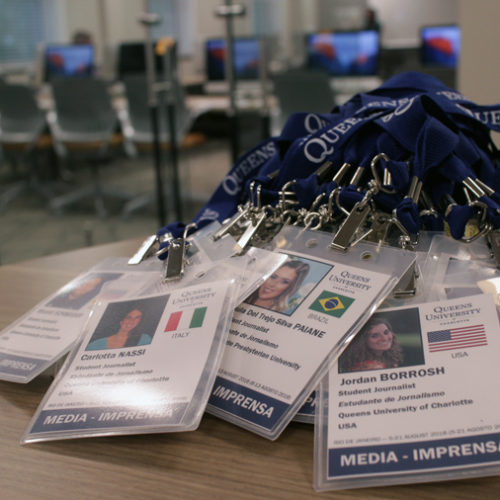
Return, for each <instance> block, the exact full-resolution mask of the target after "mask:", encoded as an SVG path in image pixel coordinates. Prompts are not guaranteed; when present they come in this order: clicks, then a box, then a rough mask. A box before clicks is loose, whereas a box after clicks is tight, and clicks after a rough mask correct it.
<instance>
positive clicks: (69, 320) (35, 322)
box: [0, 258, 159, 383]
mask: <svg viewBox="0 0 500 500" xmlns="http://www.w3.org/2000/svg"><path fill="white" fill-rule="evenodd" d="M158 273H159V264H158V263H156V262H155V263H144V264H142V265H140V266H136V267H131V266H128V265H127V263H126V260H125V259H120V258H110V259H106V260H104V261H102V262H101V263H99V264H98V265H96V266H94V267H93V268H92V269H90V270H89V271H87V272H85V273H83V274H81V275H80V276H78V277H77V278H75V279H74V280H72V281H70V282H69V283H68V284H67V285H65V286H64V287H62V288H61V289H59V290H58V291H57V292H56V293H54V294H53V295H51V296H50V297H48V298H47V299H45V300H43V301H42V302H40V303H39V304H38V305H37V306H35V307H34V308H33V309H31V310H30V311H29V312H27V313H26V314H25V315H23V316H22V317H21V318H20V319H18V320H17V321H15V322H14V323H12V324H11V325H9V326H7V327H6V328H5V329H4V330H3V331H2V332H1V334H0V379H2V380H9V381H11V382H19V383H28V382H30V381H31V380H33V379H34V378H35V377H36V376H38V375H40V374H41V373H43V372H44V371H45V370H46V369H47V368H49V367H50V366H51V365H53V364H54V363H55V362H56V361H57V360H59V359H60V358H61V357H62V356H64V354H66V353H67V352H68V351H69V350H70V348H71V347H72V345H73V344H74V342H75V341H76V339H77V338H78V335H79V334H80V331H81V329H82V327H83V325H84V323H85V321H86V320H87V317H88V314H89V311H90V309H91V308H92V306H93V304H94V303H95V301H96V300H97V299H98V298H99V299H106V300H111V299H118V298H120V297H125V296H127V295H130V294H133V293H134V292H135V291H137V290H139V289H141V288H143V287H144V286H146V284H147V283H148V282H149V281H150V280H151V279H154V278H155V276H156V275H157V274H158Z"/></svg>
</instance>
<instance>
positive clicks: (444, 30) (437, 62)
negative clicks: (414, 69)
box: [420, 25, 460, 69]
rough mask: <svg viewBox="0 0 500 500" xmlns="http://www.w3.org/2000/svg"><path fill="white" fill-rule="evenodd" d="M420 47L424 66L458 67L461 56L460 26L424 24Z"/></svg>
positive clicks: (421, 30)
mask: <svg viewBox="0 0 500 500" xmlns="http://www.w3.org/2000/svg"><path fill="white" fill-rule="evenodd" d="M420 49H421V52H420V53H421V61H422V64H423V65H424V66H434V67H441V68H452V69H456V68H457V65H458V60H459V58H460V28H459V26H456V25H441V26H437V25H436V26H423V27H422V28H421V29H420Z"/></svg>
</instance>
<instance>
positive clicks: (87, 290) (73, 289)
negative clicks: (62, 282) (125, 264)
mask: <svg viewBox="0 0 500 500" xmlns="http://www.w3.org/2000/svg"><path fill="white" fill-rule="evenodd" d="M120 276H121V274H118V273H99V274H91V275H89V276H87V277H85V278H83V279H82V280H80V281H78V282H77V283H76V284H72V285H71V286H70V287H68V288H67V289H66V287H65V288H64V289H63V290H62V291H61V293H59V294H57V295H56V296H55V297H54V298H53V299H52V300H51V301H49V302H48V303H47V306H50V307H60V308H61V309H73V310H76V309H80V308H81V307H83V306H84V305H86V304H87V303H89V302H90V301H91V300H92V299H93V298H94V297H97V295H98V294H99V293H100V292H101V290H102V287H103V286H104V285H105V283H107V282H108V281H111V280H115V279H118V278H119V277H120Z"/></svg>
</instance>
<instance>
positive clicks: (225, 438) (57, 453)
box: [0, 240, 500, 500]
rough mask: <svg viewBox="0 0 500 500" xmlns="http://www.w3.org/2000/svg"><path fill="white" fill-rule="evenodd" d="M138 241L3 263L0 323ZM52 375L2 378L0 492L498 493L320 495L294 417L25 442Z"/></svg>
mask: <svg viewBox="0 0 500 500" xmlns="http://www.w3.org/2000/svg"><path fill="white" fill-rule="evenodd" d="M139 243H140V241H139V240H132V241H125V242H121V243H113V244H108V245H103V246H99V247H91V248H86V249H81V250H75V251H72V252H67V253H64V254H59V255H54V256H49V257H42V258H39V259H35V260H31V261H27V262H21V263H17V264H12V265H7V266H3V267H0V296H1V297H2V300H1V301H0V328H3V327H5V326H7V325H8V324H9V323H11V322H12V321H14V320H15V319H17V318H18V317H19V316H21V315H22V314H23V313H25V312H27V311H28V310H29V309H30V308H31V307H33V306H34V305H36V304H37V303H38V302H40V301H41V300H42V299H44V298H45V297H47V296H48V295H49V294H51V293H53V292H55V291H56V290H57V289H58V288H59V287H61V286H62V285H64V284H65V283H67V282H68V281H70V280H71V279H72V278H74V277H75V276H76V275H77V274H79V273H80V272H83V271H85V270H87V269H88V268H90V267H91V266H92V265H94V264H96V263H97V262H99V261H100V260H102V259H104V258H106V257H111V256H116V257H119V256H127V257H128V256H130V255H131V254H132V253H133V252H134V251H135V250H136V249H137V247H138V245H139ZM50 382H51V380H50V379H49V378H48V377H39V378H38V379H35V380H34V381H33V382H31V383H29V384H27V385H21V384H14V383H9V382H0V446H1V450H2V467H1V473H0V491H1V492H2V498H5V499H8V500H14V499H19V500H24V499H32V498H36V499H50V500H57V499H65V500H66V499H68V498H71V499H73V500H75V499H89V498H100V499H103V500H106V499H120V500H126V499H139V498H141V499H155V498H161V499H165V498H172V499H174V498H175V499H191V498H193V499H208V498H213V499H216V498H217V499H231V500H233V499H251V498H270V499H274V498H283V499H285V498H286V499H295V498H297V499H305V498H349V499H355V498H371V499H374V498H380V499H400V498H405V497H408V498H419V499H434V498H440V499H441V500H446V499H454V500H455V499H468V498H481V499H489V498H491V499H496V498H498V492H499V491H500V478H499V477H489V478H479V479H467V480H462V481H452V482H440V483H428V484H418V485H407V486H393V487H387V488H368V489H358V490H349V491H338V492H329V493H322V494H318V493H315V492H314V490H313V488H312V474H313V439H314V432H313V426H312V425H308V424H299V423H291V424H290V425H289V426H288V427H287V428H286V429H285V431H284V432H283V434H282V436H281V437H280V438H278V440H277V441H275V442H271V441H268V440H266V439H264V438H261V437H259V436H257V435H254V434H252V433H250V432H248V431H245V430H242V429H240V428H238V427H235V426H233V425H231V424H229V423H227V422H224V421H222V420H218V419H217V418H215V417H212V416H210V415H205V416H204V418H203V420H202V422H201V425H200V427H199V429H198V430H196V431H194V432H184V433H173V434H147V435H138V436H120V437H109V438H89V439H78V440H66V441H54V442H46V443H38V444H32V445H26V446H21V445H20V444H19V439H20V437H21V435H22V434H23V432H24V431H25V429H26V427H27V426H28V423H29V421H30V418H31V416H32V415H33V413H34V412H35V410H36V408H37V406H38V404H39V403H40V401H41V399H42V397H43V395H44V393H45V391H46V390H47V389H48V387H49V385H50Z"/></svg>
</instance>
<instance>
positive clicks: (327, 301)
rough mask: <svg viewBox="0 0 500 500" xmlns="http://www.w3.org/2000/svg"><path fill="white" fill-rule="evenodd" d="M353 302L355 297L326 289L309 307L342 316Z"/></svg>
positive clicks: (338, 316)
mask: <svg viewBox="0 0 500 500" xmlns="http://www.w3.org/2000/svg"><path fill="white" fill-rule="evenodd" d="M353 302H354V299H351V298H350V297H345V296H344V295H340V294H338V293H334V292H327V291H325V290H324V291H323V292H321V294H320V295H319V297H318V298H317V299H316V300H315V301H314V302H313V303H312V304H311V306H310V307H309V309H312V310H313V311H318V312H321V313H325V314H328V315H329V316H335V317H336V318H340V317H341V316H342V314H344V313H345V312H346V311H347V309H348V308H349V306H350V305H351V304H352V303H353Z"/></svg>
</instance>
